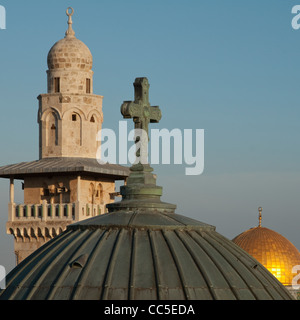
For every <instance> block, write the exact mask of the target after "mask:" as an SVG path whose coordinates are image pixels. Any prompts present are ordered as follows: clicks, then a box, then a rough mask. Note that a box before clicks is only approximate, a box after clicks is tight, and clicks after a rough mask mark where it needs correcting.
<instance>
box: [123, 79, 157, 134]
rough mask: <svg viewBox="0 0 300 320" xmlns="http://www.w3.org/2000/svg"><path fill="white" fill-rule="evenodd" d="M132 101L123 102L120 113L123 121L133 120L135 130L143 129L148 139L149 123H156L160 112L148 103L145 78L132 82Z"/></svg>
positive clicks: (147, 87)
mask: <svg viewBox="0 0 300 320" xmlns="http://www.w3.org/2000/svg"><path fill="white" fill-rule="evenodd" d="M133 85H134V101H124V103H123V104H122V106H121V113H122V115H123V117H124V118H125V119H131V118H133V121H134V123H135V129H143V130H145V131H146V133H147V136H148V137H149V131H148V130H149V129H148V125H149V123H158V122H159V120H160V119H161V111H160V109H159V107H158V106H155V107H153V106H151V105H150V103H149V87H150V85H149V82H148V79H147V78H136V79H135V81H134V84H133Z"/></svg>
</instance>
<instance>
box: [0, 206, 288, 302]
mask: <svg viewBox="0 0 300 320" xmlns="http://www.w3.org/2000/svg"><path fill="white" fill-rule="evenodd" d="M0 299H2V300H6V299H38V300H40V299H42V300H44V299H59V300H66V299H80V300H85V299H89V300H91V299H103V300H105V299H110V300H115V299H135V300H141V299H163V300H168V299H173V300H177V299H178V300H182V299H205V300H206V299H222V300H224V299H226V300H227V299H247V300H248V299H279V300H281V299H288V300H290V299H291V296H290V294H289V293H288V291H287V290H286V289H285V288H284V287H283V286H282V285H281V284H280V283H279V281H278V280H277V279H276V278H275V277H273V276H272V275H271V273H269V272H268V271H267V270H266V269H265V268H264V267H263V266H261V265H260V264H259V263H258V262H257V261H256V260H255V259H253V258H252V257H251V256H250V255H248V254H247V253H246V252H245V251H243V250H242V249H241V248H239V247H238V246H237V245H235V244H234V243H233V242H232V241H230V240H228V239H226V238H224V237H223V236H222V235H220V234H219V233H217V232H216V231H215V228H214V227H212V226H210V225H207V224H204V223H202V222H199V221H196V220H193V219H190V218H187V217H184V216H181V215H177V214H174V213H173V214H172V213H168V214H166V213H159V212H156V213H154V212H153V210H150V211H142V210H139V211H127V212H123V211H122V212H121V211H119V212H114V213H108V214H105V215H102V216H98V217H95V218H92V219H89V220H85V221H83V222H79V223H77V224H74V225H71V226H69V227H68V228H67V230H66V231H65V232H64V233H63V234H61V235H60V236H58V237H56V238H54V239H53V240H52V241H50V242H48V243H47V244H46V245H44V246H43V247H41V248H40V249H39V250H37V251H36V252H34V253H33V254H32V255H31V256H29V257H28V258H27V259H26V260H24V261H23V262H22V263H21V264H19V265H18V266H17V267H16V268H15V269H14V270H13V271H12V272H11V273H10V274H9V275H8V276H7V288H6V290H5V291H4V292H3V293H2V295H1V297H0Z"/></svg>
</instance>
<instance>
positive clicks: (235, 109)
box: [0, 0, 300, 271]
mask: <svg viewBox="0 0 300 320" xmlns="http://www.w3.org/2000/svg"><path fill="white" fill-rule="evenodd" d="M297 4H299V5H300V0H299V2H298V3H297V1H289V0H277V1H272V0H265V1H260V0H252V1H237V0H235V1H234V0H226V1H225V0H214V1H211V0H185V1H183V0H151V1H146V0H126V1H124V0H122V1H121V0H102V1H96V0H86V1H77V0H74V1H73V0H72V1H71V0H70V1H65V0H52V1H45V0H39V1H34V0H29V1H20V0H9V1H8V0H0V5H2V6H4V7H5V9H6V29H5V30H4V29H3V30H0V42H1V44H0V111H1V114H0V166H2V165H6V164H11V163H18V162H22V161H32V160H37V159H38V157H39V155H38V124H37V111H38V101H37V99H36V98H37V96H38V95H39V94H41V93H46V92H47V87H46V85H47V78H46V70H47V54H48V52H49V50H50V48H51V47H52V45H53V44H54V43H55V42H56V41H58V40H60V39H61V38H63V37H64V33H65V31H66V29H67V17H66V14H65V11H66V8H67V7H69V6H72V7H73V8H74V10H75V13H74V16H73V29H74V31H75V32H76V37H77V38H78V39H80V40H82V41H83V42H84V43H85V44H86V45H87V46H88V47H89V48H90V50H91V52H92V54H93V60H94V63H93V71H94V93H95V94H99V95H103V96H104V100H103V112H104V123H103V127H104V128H110V129H113V130H116V131H117V130H118V125H119V121H121V120H122V115H121V113H120V106H121V104H122V102H123V101H124V100H133V98H134V91H133V82H134V79H135V78H136V77H147V78H148V80H149V83H150V102H151V105H158V106H160V109H161V111H162V115H163V117H162V120H161V121H160V123H159V124H154V125H153V126H152V127H153V128H156V129H162V128H166V129H168V130H170V131H171V130H172V129H174V128H179V129H180V130H182V131H183V130H184V129H192V130H193V132H195V130H197V129H203V130H204V155H205V157H204V161H205V162H204V171H203V173H202V174H201V175H195V176H187V175H185V167H186V165H185V164H182V165H175V164H170V165H166V164H165V165H164V164H160V165H153V168H154V171H155V173H156V174H157V176H158V178H157V184H158V185H160V186H163V192H164V194H163V197H162V200H164V201H166V202H170V203H175V204H177V210H176V213H178V214H183V215H185V216H189V217H192V218H194V219H197V220H200V221H202V222H205V223H208V224H212V225H214V226H216V230H217V231H218V232H219V233H221V234H223V235H224V236H226V237H227V238H229V239H232V238H234V237H235V236H236V235H238V234H240V233H241V232H243V231H245V230H248V229H249V228H252V227H255V226H257V225H258V207H260V206H261V207H262V208H263V211H262V226H264V227H267V228H270V229H272V230H274V231H276V232H279V233H280V234H282V235H283V236H285V237H286V238H287V239H289V240H290V241H291V242H292V243H293V244H294V245H295V246H296V247H297V248H298V249H300V233H299V226H300V197H299V191H300V169H299V164H300V148H299V116H300V111H299V107H300V99H299V92H300V85H299V84H300V80H299V71H300V29H299V30H298V29H297V30H295V29H294V28H293V27H292V24H291V21H292V19H293V17H294V16H295V14H292V8H293V6H295V5H297ZM299 24H300V20H299ZM130 126H132V128H133V124H132V122H128V128H130ZM194 147H195V148H196V146H194ZM8 190H9V182H8V181H7V180H5V179H1V180H0V265H3V266H4V267H5V268H6V269H7V271H10V270H11V269H12V268H13V267H14V265H15V258H14V253H13V238H12V236H10V235H6V229H5V224H6V221H7V215H8V212H7V211H8V210H7V204H8V201H9V199H8ZM22 201H23V196H22V190H21V183H20V182H17V183H16V202H18V203H22Z"/></svg>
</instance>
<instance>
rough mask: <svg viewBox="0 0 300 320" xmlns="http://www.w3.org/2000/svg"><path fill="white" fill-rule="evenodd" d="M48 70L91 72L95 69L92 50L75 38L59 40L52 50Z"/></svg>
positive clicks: (48, 59) (49, 55) (48, 60)
mask: <svg viewBox="0 0 300 320" xmlns="http://www.w3.org/2000/svg"><path fill="white" fill-rule="evenodd" d="M47 62H48V68H49V70H51V69H78V70H82V71H89V70H91V69H92V67H93V56H92V54H91V52H90V49H89V48H88V47H87V46H86V45H85V44H84V43H83V42H82V41H80V40H78V39H77V38H75V37H66V38H64V39H61V40H59V41H58V42H56V43H55V44H54V46H53V47H52V48H51V49H50V51H49V54H48V58H47Z"/></svg>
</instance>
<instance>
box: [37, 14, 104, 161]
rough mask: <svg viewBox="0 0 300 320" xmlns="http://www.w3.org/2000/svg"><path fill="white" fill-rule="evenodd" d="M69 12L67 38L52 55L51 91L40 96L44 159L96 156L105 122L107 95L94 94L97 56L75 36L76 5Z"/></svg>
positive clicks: (39, 115)
mask: <svg viewBox="0 0 300 320" xmlns="http://www.w3.org/2000/svg"><path fill="white" fill-rule="evenodd" d="M70 9H71V10H72V12H71V13H70V12H69V10H70ZM67 15H68V17H69V21H68V25H69V27H68V30H67V31H66V35H65V38H63V39H62V40H60V41H58V42H57V43H55V44H54V46H53V47H52V48H51V50H50V51H49V54H48V59H47V62H48V68H49V69H48V71H47V75H48V93H47V94H41V95H40V96H39V97H38V100H39V113H38V122H39V126H40V159H43V158H53V157H82V155H84V157H86V158H95V157H96V152H97V149H98V148H99V146H100V145H99V142H97V141H96V138H95V137H96V134H97V132H98V131H99V130H100V129H101V126H102V122H103V113H102V99H103V97H102V96H99V95H94V94H93V71H92V64H93V57H92V54H91V52H90V50H89V48H88V47H87V46H86V45H85V44H84V43H83V42H82V41H80V40H78V39H77V38H76V37H75V32H74V31H73V29H72V15H73V9H72V8H69V9H68V10H67Z"/></svg>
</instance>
